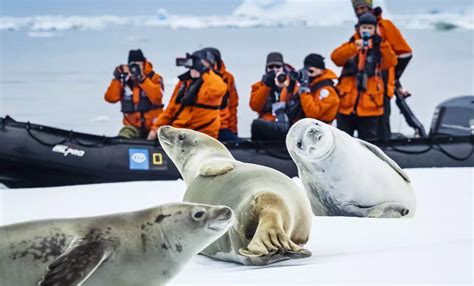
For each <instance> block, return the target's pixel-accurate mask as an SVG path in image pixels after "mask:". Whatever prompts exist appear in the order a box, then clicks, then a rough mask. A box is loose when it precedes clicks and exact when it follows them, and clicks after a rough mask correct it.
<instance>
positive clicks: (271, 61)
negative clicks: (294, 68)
mask: <svg viewBox="0 0 474 286" xmlns="http://www.w3.org/2000/svg"><path fill="white" fill-rule="evenodd" d="M283 63H284V62H283V55H282V54H281V53H278V52H272V53H269V54H268V56H267V64H266V66H267V67H268V66H270V65H281V66H283Z"/></svg>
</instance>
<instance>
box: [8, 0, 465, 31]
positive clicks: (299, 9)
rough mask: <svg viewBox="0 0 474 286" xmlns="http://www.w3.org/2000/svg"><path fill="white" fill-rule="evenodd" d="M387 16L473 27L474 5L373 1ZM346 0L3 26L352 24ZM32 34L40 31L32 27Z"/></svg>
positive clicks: (425, 25) (43, 19) (248, 1)
mask: <svg viewBox="0 0 474 286" xmlns="http://www.w3.org/2000/svg"><path fill="white" fill-rule="evenodd" d="M375 5H376V6H381V7H382V9H383V10H384V16H388V17H389V18H390V19H392V20H394V21H395V22H396V24H397V25H398V26H400V27H402V28H407V29H441V30H449V29H455V28H461V29H474V12H473V9H472V6H471V7H469V8H466V9H464V10H462V11H460V12H459V13H444V12H442V11H432V12H427V13H425V14H415V15H392V14H390V13H389V11H388V10H387V8H386V5H385V3H384V1H381V0H379V1H375ZM354 22H355V17H354V12H353V10H352V6H351V5H350V4H349V3H348V1H347V0H318V1H311V0H244V1H243V2H242V4H241V5H240V6H239V7H237V8H236V9H235V10H234V11H233V13H232V14H231V15H214V16H199V15H173V14H169V13H168V12H167V11H166V10H164V9H158V10H157V12H156V14H154V15H148V16H127V17H123V16H114V15H97V16H61V15H55V16H53V15H51V16H31V17H9V16H1V17H0V30H12V31H17V30H27V31H29V32H30V33H31V32H52V31H67V30H101V29H104V28H106V27H108V26H112V25H136V26H151V27H162V28H169V29H207V28H251V27H280V26H281V27H284V26H310V27H317V26H342V25H347V24H354ZM32 35H38V34H35V33H33V34H32Z"/></svg>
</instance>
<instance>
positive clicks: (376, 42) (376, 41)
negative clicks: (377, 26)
mask: <svg viewBox="0 0 474 286" xmlns="http://www.w3.org/2000/svg"><path fill="white" fill-rule="evenodd" d="M382 41H383V39H382V37H380V36H379V35H377V34H375V35H374V36H373V37H372V43H373V45H374V46H380V43H382Z"/></svg>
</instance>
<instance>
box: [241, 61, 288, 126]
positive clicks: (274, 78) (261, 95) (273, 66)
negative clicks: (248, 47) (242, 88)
mask: <svg viewBox="0 0 474 286" xmlns="http://www.w3.org/2000/svg"><path fill="white" fill-rule="evenodd" d="M287 72H288V71H286V70H285V63H284V61H283V55H282V54H281V53H278V52H271V53H269V54H268V56H267V62H266V66H265V74H264V75H263V77H262V80H260V81H258V82H256V83H254V84H253V85H252V91H251V94H250V108H251V109H252V110H253V111H256V112H258V118H259V119H262V120H266V121H275V119H276V117H275V115H274V114H273V112H272V111H273V110H272V105H273V104H274V103H278V102H284V101H285V100H284V98H285V97H286V94H287V88H286V83H287V82H288V80H287V76H286V73H287ZM278 78H281V79H282V80H281V81H280V80H278Z"/></svg>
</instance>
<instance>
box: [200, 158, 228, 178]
mask: <svg viewBox="0 0 474 286" xmlns="http://www.w3.org/2000/svg"><path fill="white" fill-rule="evenodd" d="M234 169H235V165H234V161H232V160H230V159H227V158H217V159H212V160H209V161H206V162H204V163H203V164H202V165H201V167H200V168H199V175H201V176H204V177H212V176H219V175H223V174H226V173H228V172H230V171H232V170H234Z"/></svg>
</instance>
